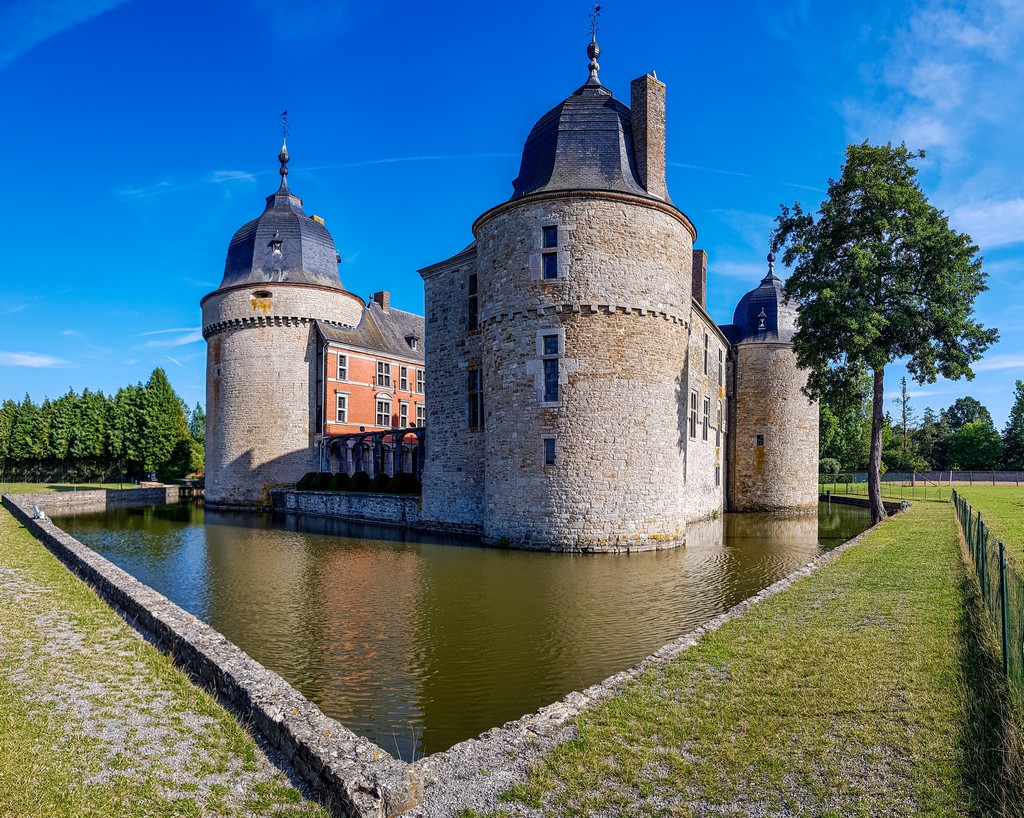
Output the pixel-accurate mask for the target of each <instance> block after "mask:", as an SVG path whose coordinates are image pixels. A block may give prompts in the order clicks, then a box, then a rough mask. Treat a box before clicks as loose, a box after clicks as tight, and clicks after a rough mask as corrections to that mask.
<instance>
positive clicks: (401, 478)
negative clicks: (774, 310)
mask: <svg viewBox="0 0 1024 818" xmlns="http://www.w3.org/2000/svg"><path fill="white" fill-rule="evenodd" d="M421 488H422V487H421V486H420V481H419V480H417V479H416V475H414V474H409V473H408V472H399V473H398V474H396V475H395V476H394V477H392V478H391V480H390V481H388V487H387V492H388V494H419V493H420V491H421Z"/></svg>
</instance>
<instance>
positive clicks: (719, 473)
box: [715, 466, 722, 486]
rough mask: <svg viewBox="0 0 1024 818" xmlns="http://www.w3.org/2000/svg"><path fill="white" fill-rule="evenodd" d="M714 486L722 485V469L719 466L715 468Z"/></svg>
mask: <svg viewBox="0 0 1024 818" xmlns="http://www.w3.org/2000/svg"><path fill="white" fill-rule="evenodd" d="M715 485H716V486H720V485H722V467H721V466H715Z"/></svg>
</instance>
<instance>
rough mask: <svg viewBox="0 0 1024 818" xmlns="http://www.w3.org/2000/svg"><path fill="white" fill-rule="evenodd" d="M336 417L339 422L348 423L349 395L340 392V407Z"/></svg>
mask: <svg viewBox="0 0 1024 818" xmlns="http://www.w3.org/2000/svg"><path fill="white" fill-rule="evenodd" d="M335 419H336V420H337V422H338V423H348V395H342V394H341V393H340V392H339V393H338V409H337V414H336V415H335Z"/></svg>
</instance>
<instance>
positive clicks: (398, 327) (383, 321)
mask: <svg viewBox="0 0 1024 818" xmlns="http://www.w3.org/2000/svg"><path fill="white" fill-rule="evenodd" d="M316 325H317V329H319V330H320V334H321V335H322V336H323V337H324V338H326V339H327V340H328V341H335V342H337V343H339V344H346V345H349V346H353V347H358V348H360V349H367V350H372V351H374V352H382V353H384V354H385V355H391V356H394V357H396V358H408V359H410V360H412V361H419V362H422V361H423V340H424V339H423V316H422V315H416V314H415V313H411V312H405V311H403V310H396V309H394V308H391V309H387V310H386V309H384V308H383V307H381V306H380V304H378V303H377V302H376V301H371V302H370V305H369V306H368V307H366V308H365V309H364V310H363V317H362V319H360V321H359V326H357V327H339V326H338V325H336V324H328V323H327V322H325V321H317V322H316ZM410 337H414V338H416V339H417V341H418V343H417V344H416V349H413V348H412V347H410V346H409V342H408V340H407V339H408V338H410Z"/></svg>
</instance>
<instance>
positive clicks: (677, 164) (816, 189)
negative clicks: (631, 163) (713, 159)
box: [666, 162, 827, 193]
mask: <svg viewBox="0 0 1024 818" xmlns="http://www.w3.org/2000/svg"><path fill="white" fill-rule="evenodd" d="M666 164H667V165H668V166H669V167H672V168H685V169H686V170H698V171H701V172H702V173H717V174H720V175H722V176H739V177H740V178H741V179H756V180H757V181H758V182H770V183H771V184H773V185H782V186H783V187H795V188H800V190H813V191H814V192H815V193H826V192H827V191H825V190H824V189H823V188H820V187H813V186H811V185H802V184H800V183H799V182H786V181H782V180H780V179H770V178H769V177H767V176H758V175H757V174H754V173H744V172H743V171H739V170H726V169H725V168H707V167H704V166H703V165H688V164H687V163H685V162H667V163H666Z"/></svg>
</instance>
